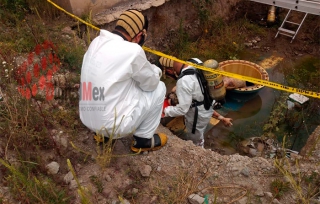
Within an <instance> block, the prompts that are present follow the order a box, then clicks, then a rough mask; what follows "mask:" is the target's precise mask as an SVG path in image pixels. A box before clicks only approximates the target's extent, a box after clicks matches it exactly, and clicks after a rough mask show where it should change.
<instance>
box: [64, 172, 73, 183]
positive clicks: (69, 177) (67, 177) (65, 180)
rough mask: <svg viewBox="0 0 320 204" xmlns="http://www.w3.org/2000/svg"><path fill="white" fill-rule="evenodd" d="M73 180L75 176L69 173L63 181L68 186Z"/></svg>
mask: <svg viewBox="0 0 320 204" xmlns="http://www.w3.org/2000/svg"><path fill="white" fill-rule="evenodd" d="M72 179H73V174H72V172H71V171H69V172H68V173H67V174H66V175H65V176H64V177H63V180H64V182H65V183H66V184H69V183H70V182H71V180H72Z"/></svg>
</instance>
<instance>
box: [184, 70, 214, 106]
mask: <svg viewBox="0 0 320 204" xmlns="http://www.w3.org/2000/svg"><path fill="white" fill-rule="evenodd" d="M194 74H195V75H196V77H197V79H198V82H199V85H200V89H201V92H202V94H203V101H199V102H200V103H199V102H198V105H202V104H203V106H204V108H205V109H206V110H209V109H210V107H212V102H213V98H212V97H211V96H210V92H209V85H208V82H207V80H206V78H205V77H204V75H203V72H202V71H201V70H200V69H187V70H184V71H183V72H182V73H181V74H180V76H179V77H178V80H179V79H180V78H182V77H184V76H185V75H194Z"/></svg>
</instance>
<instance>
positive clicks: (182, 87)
mask: <svg viewBox="0 0 320 204" xmlns="http://www.w3.org/2000/svg"><path fill="white" fill-rule="evenodd" d="M187 61H190V62H192V63H194V64H199V65H201V64H202V61H201V60H199V59H198V58H192V59H189V60H187ZM173 69H174V70H175V71H176V73H178V74H179V76H180V75H181V74H182V73H183V72H184V71H185V70H187V69H195V68H194V67H192V66H190V65H187V64H182V63H180V62H176V61H175V62H174V63H173ZM176 94H177V98H178V101H179V103H178V104H177V105H176V106H167V107H166V108H165V109H164V110H163V114H164V117H177V116H182V115H184V116H185V126H186V129H187V138H186V139H187V140H191V141H192V142H193V143H194V144H195V145H197V146H201V147H204V131H205V129H206V127H207V125H208V124H209V122H210V119H211V117H215V118H217V119H219V120H221V121H222V122H223V124H224V125H225V126H231V125H232V123H231V122H232V119H231V118H225V117H223V116H222V115H220V114H219V113H218V112H216V111H214V110H213V108H210V109H209V110H206V109H205V108H204V105H203V104H201V103H198V102H202V101H203V99H204V96H203V94H202V92H201V89H200V84H199V81H198V79H197V76H196V75H195V74H193V75H185V76H183V77H181V78H179V79H178V81H177V84H176ZM196 101H197V102H196ZM197 103H198V104H197ZM214 103H215V101H213V104H214ZM196 108H197V109H198V116H197V117H196V123H195V124H196V126H195V128H194V127H193V125H194V123H193V122H194V120H195V112H196V111H195V110H196Z"/></svg>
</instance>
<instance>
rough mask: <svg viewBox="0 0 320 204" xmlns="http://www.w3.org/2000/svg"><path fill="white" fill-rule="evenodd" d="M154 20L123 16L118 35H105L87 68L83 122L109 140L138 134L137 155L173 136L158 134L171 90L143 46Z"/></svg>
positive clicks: (103, 32)
mask: <svg viewBox="0 0 320 204" xmlns="http://www.w3.org/2000/svg"><path fill="white" fill-rule="evenodd" d="M147 30H148V19H147V18H146V17H145V16H144V15H143V14H142V13H141V12H139V11H137V10H127V11H125V12H124V13H122V14H121V15H120V17H119V19H118V21H117V23H116V27H115V29H114V31H113V32H109V31H107V30H103V29H101V30H100V34H99V36H98V37H96V38H95V39H94V40H93V41H92V42H91V44H90V46H89V48H88V50H87V52H86V53H85V55H84V58H83V64H82V68H81V90H80V93H81V98H80V102H79V111H80V119H81V121H82V123H83V124H84V125H85V126H86V127H88V128H89V129H91V130H92V131H94V132H96V133H97V134H98V135H102V136H103V137H104V138H105V139H104V140H108V139H109V137H110V136H111V135H112V137H113V138H112V139H118V138H122V137H125V136H129V135H133V142H132V145H131V150H132V151H134V152H139V151H151V150H157V149H160V148H161V147H163V146H164V145H165V144H166V143H167V136H166V135H165V134H163V133H155V131H156V129H157V127H158V125H159V123H160V118H161V113H162V107H163V101H164V98H165V94H166V87H165V84H164V83H163V82H161V81H160V77H161V74H162V72H161V69H160V68H159V67H157V66H156V65H153V64H151V63H150V62H149V61H148V60H147V58H146V55H145V52H144V50H143V49H142V47H141V46H142V45H143V43H144V41H145V39H146V37H147Z"/></svg>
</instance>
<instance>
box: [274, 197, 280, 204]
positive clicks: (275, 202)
mask: <svg viewBox="0 0 320 204" xmlns="http://www.w3.org/2000/svg"><path fill="white" fill-rule="evenodd" d="M272 203H274V204H281V202H280V201H278V199H276V198H275V199H273V201H272Z"/></svg>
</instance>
